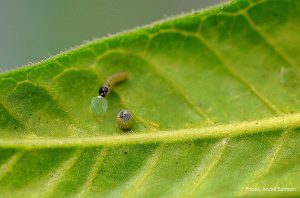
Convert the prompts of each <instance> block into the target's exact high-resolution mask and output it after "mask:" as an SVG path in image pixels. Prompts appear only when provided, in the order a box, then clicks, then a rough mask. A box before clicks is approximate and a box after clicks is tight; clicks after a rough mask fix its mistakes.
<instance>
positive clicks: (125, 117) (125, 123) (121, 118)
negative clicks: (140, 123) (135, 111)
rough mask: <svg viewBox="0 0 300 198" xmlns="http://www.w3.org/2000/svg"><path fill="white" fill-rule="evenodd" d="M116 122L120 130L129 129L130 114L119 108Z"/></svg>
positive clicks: (131, 123)
mask: <svg viewBox="0 0 300 198" xmlns="http://www.w3.org/2000/svg"><path fill="white" fill-rule="evenodd" d="M117 123H118V126H119V128H120V129H122V130H127V129H130V128H131V127H132V125H133V117H132V114H131V113H130V112H129V111H128V110H126V109H124V110H121V111H120V112H119V113H118V115H117Z"/></svg>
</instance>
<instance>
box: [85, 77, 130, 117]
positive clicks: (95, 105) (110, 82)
mask: <svg viewBox="0 0 300 198" xmlns="http://www.w3.org/2000/svg"><path fill="white" fill-rule="evenodd" d="M126 79H127V73H126V72H118V73H115V74H113V75H111V76H109V77H108V78H107V79H106V80H105V81H104V83H103V85H102V86H101V87H100V89H99V96H95V97H93V98H92V101H91V105H90V108H91V110H92V111H93V112H94V113H95V114H96V115H99V116H100V115H102V114H103V113H105V112H106V111H107V108H108V103H107V100H106V98H105V97H106V96H108V95H109V94H110V92H111V89H112V88H113V86H114V85H115V84H117V83H119V82H121V81H124V80H126Z"/></svg>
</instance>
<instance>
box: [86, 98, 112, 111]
mask: <svg viewBox="0 0 300 198" xmlns="http://www.w3.org/2000/svg"><path fill="white" fill-rule="evenodd" d="M90 108H91V110H92V111H93V112H94V113H95V114H96V115H98V116H100V115H102V114H104V113H105V112H106V111H107V108H108V103H107V99H106V98H104V97H101V96H95V97H93V98H92V101H91V106H90Z"/></svg>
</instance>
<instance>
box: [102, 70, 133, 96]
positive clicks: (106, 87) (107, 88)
mask: <svg viewBox="0 0 300 198" xmlns="http://www.w3.org/2000/svg"><path fill="white" fill-rule="evenodd" d="M127 76H128V75H127V73H126V72H118V73H115V74H113V75H111V76H109V77H108V78H107V79H106V81H105V82H104V83H103V85H102V86H101V87H100V89H99V96H100V97H103V98H105V97H106V96H108V95H109V94H110V92H111V89H112V88H113V86H114V85H115V84H117V83H119V82H122V81H124V80H126V79H127Z"/></svg>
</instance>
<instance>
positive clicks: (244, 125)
mask: <svg viewBox="0 0 300 198" xmlns="http://www.w3.org/2000/svg"><path fill="white" fill-rule="evenodd" d="M299 127H300V113H294V114H286V115H284V116H277V117H272V118H267V119H260V120H253V121H244V122H237V123H231V124H223V125H218V126H209V127H199V128H190V129H177V130H171V129H170V130H165V131H159V132H157V131H149V132H148V133H136V134H135V133H133V134H124V135H111V136H98V137H97V136H96V137H76V138H72V137H65V138H44V137H36V138H27V137H25V138H23V139H19V138H18V139H12V138H7V139H1V140H0V148H28V149H38V148H64V147H68V148H69V147H96V146H117V145H125V144H142V143H159V142H161V143H168V142H169V143H172V142H180V141H181V142H182V141H187V140H191V139H206V138H222V137H235V136H241V135H248V134H255V133H268V132H274V131H278V130H285V129H295V128H299Z"/></svg>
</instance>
